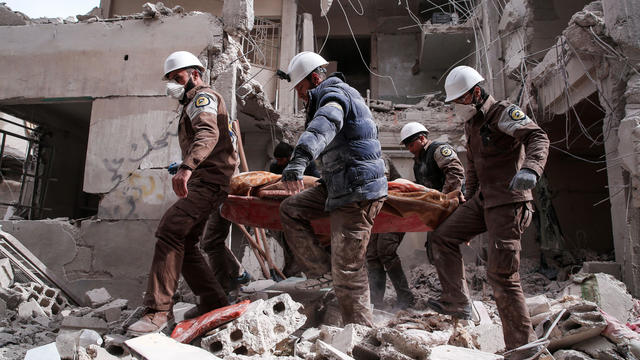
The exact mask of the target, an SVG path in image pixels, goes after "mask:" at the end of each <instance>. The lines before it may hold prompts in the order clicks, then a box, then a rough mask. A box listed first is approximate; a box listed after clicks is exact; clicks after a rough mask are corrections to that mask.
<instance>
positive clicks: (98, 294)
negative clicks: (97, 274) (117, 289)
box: [85, 288, 113, 308]
mask: <svg viewBox="0 0 640 360" xmlns="http://www.w3.org/2000/svg"><path fill="white" fill-rule="evenodd" d="M85 296H86V298H87V304H88V305H89V306H91V307H92V308H97V307H99V306H102V305H104V304H106V303H108V302H109V301H111V300H112V299H113V298H112V297H111V295H109V292H108V291H107V289H105V288H99V289H93V290H89V291H87V292H86V293H85Z"/></svg>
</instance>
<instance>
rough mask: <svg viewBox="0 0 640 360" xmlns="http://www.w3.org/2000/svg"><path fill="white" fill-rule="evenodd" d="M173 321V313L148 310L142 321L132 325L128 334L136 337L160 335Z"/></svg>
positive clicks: (128, 329)
mask: <svg viewBox="0 0 640 360" xmlns="http://www.w3.org/2000/svg"><path fill="white" fill-rule="evenodd" d="M172 319H173V314H172V313H171V311H155V310H152V309H147V311H146V313H145V314H144V315H143V316H142V317H141V318H140V320H138V321H136V322H135V323H133V324H131V326H129V328H127V332H129V333H130V334H131V335H134V336H142V335H146V334H151V333H158V332H160V331H162V330H164V329H165V328H166V327H167V324H168V323H169V321H171V320H172Z"/></svg>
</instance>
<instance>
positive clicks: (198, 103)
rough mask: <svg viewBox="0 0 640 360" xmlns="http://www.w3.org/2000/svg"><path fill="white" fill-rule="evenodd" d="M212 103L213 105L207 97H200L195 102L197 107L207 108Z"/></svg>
mask: <svg viewBox="0 0 640 360" xmlns="http://www.w3.org/2000/svg"><path fill="white" fill-rule="evenodd" d="M210 103H211V100H209V97H208V96H206V95H198V97H197V98H196V101H195V104H196V107H205V106H207V105H209V104H210Z"/></svg>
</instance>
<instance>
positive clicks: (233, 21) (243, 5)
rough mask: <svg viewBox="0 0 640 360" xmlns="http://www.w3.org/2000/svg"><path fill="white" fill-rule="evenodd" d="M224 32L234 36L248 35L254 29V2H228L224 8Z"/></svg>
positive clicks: (229, 0) (240, 0)
mask: <svg viewBox="0 0 640 360" xmlns="http://www.w3.org/2000/svg"><path fill="white" fill-rule="evenodd" d="M222 21H223V22H224V31H226V32H227V33H229V34H232V35H247V34H248V33H249V32H250V31H251V30H252V29H253V23H254V17H253V0H228V1H225V2H224V5H223V6H222Z"/></svg>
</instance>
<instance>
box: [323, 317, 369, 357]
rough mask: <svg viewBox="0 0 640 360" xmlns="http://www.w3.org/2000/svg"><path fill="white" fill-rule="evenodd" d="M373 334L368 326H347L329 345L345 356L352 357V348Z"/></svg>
mask: <svg viewBox="0 0 640 360" xmlns="http://www.w3.org/2000/svg"><path fill="white" fill-rule="evenodd" d="M373 332H374V330H373V329H372V328H370V327H368V326H363V325H358V324H347V325H346V326H345V327H344V330H342V331H341V332H340V333H338V334H337V335H335V336H333V341H332V342H331V344H330V345H332V346H334V347H335V348H336V349H338V350H340V351H342V352H343V353H345V354H347V355H352V352H353V347H354V346H355V345H357V344H359V343H360V342H362V340H363V339H364V338H366V337H368V336H370V335H372V334H373Z"/></svg>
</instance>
